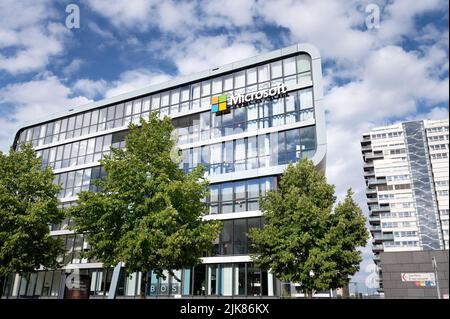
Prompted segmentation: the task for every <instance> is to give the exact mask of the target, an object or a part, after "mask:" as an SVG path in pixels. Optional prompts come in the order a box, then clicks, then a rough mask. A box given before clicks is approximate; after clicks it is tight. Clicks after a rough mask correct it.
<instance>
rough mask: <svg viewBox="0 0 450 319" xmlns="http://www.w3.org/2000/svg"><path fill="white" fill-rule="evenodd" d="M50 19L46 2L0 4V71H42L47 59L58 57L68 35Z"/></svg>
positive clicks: (17, 72) (63, 28) (50, 10)
mask: <svg viewBox="0 0 450 319" xmlns="http://www.w3.org/2000/svg"><path fill="white" fill-rule="evenodd" d="M54 19H55V12H54V10H53V9H52V8H51V5H50V2H49V1H21V2H18V1H10V0H5V1H1V2H0V71H1V70H4V71H6V72H9V73H11V74H19V73H25V72H30V71H36V70H42V69H43V68H45V67H46V66H47V65H48V63H49V59H50V57H52V56H55V55H58V54H61V53H62V52H63V51H64V42H65V41H66V40H67V38H68V37H69V35H70V32H69V31H68V30H67V29H66V28H65V27H64V26H63V24H62V23H56V22H52V20H54ZM2 51H3V52H2Z"/></svg>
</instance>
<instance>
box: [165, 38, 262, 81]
mask: <svg viewBox="0 0 450 319" xmlns="http://www.w3.org/2000/svg"><path fill="white" fill-rule="evenodd" d="M270 48H271V45H270V43H269V41H268V39H267V37H266V36H265V34H264V33H261V32H255V33H241V34H239V35H238V36H229V35H214V36H199V37H189V38H186V39H185V40H183V41H181V42H178V43H176V44H173V45H171V46H170V47H169V46H168V47H167V48H166V49H162V50H161V52H162V54H164V55H165V56H166V57H167V58H169V59H171V60H172V61H173V62H174V63H175V65H176V66H177V68H178V72H179V73H180V74H182V75H184V74H192V73H196V72H199V71H203V70H207V69H209V68H212V67H216V66H222V65H224V64H228V63H231V62H235V61H239V60H242V59H245V58H250V57H252V56H255V55H258V54H259V53H261V52H262V51H267V50H268V49H270Z"/></svg>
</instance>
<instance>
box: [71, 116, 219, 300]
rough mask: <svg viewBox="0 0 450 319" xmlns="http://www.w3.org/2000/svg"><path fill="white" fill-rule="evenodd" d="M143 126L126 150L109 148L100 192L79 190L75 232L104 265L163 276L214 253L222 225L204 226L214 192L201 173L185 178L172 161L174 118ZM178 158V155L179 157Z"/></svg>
mask: <svg viewBox="0 0 450 319" xmlns="http://www.w3.org/2000/svg"><path fill="white" fill-rule="evenodd" d="M140 123H141V127H138V126H136V125H134V124H131V125H130V126H129V130H130V131H129V134H128V135H127V136H126V140H125V145H126V146H125V148H124V149H114V148H113V149H112V154H111V156H107V157H105V158H104V159H103V160H102V161H101V164H102V165H103V167H104V169H105V171H106V173H107V175H106V177H105V179H104V180H98V181H96V182H95V183H96V184H97V185H98V186H99V188H100V191H99V192H96V193H93V192H82V193H80V194H79V199H78V201H77V202H78V205H77V206H74V207H72V208H71V210H70V213H71V215H72V216H73V218H74V221H75V225H76V226H75V230H76V231H77V232H83V233H87V234H88V242H89V244H90V246H91V249H90V251H89V252H88V253H87V256H88V257H93V258H96V259H98V260H100V261H101V262H103V264H104V265H105V266H106V267H109V266H113V265H116V264H117V263H119V262H123V263H125V268H126V271H127V273H132V272H136V271H140V272H142V273H143V274H144V275H143V276H142V277H143V282H142V285H141V297H144V294H145V290H146V286H147V276H146V275H145V274H146V273H147V272H148V271H149V270H150V269H151V270H153V271H155V272H156V273H157V275H158V276H160V277H164V276H163V273H162V272H163V271H164V270H168V271H169V272H170V273H172V274H173V272H172V270H173V269H180V268H182V267H183V266H187V265H189V266H194V265H197V264H198V263H199V262H200V257H201V256H202V255H203V253H204V252H205V251H210V250H211V249H212V245H213V241H214V239H215V238H216V237H217V236H218V233H219V231H220V227H221V224H220V223H218V222H208V221H204V220H203V219H202V217H203V216H204V215H205V214H207V208H206V203H205V201H204V198H205V197H206V194H207V192H208V190H209V187H208V182H207V181H206V180H205V179H204V178H203V172H204V170H203V168H202V167H197V168H196V169H194V170H193V171H192V172H190V173H188V174H186V173H185V172H184V171H183V170H182V169H180V168H179V166H178V163H177V162H176V161H174V160H173V159H174V152H173V150H174V149H175V141H174V139H173V138H172V136H171V135H172V134H171V133H172V131H173V129H174V128H173V125H172V122H171V120H170V118H168V117H165V118H164V119H163V120H161V119H159V118H158V117H157V115H156V114H155V113H152V114H151V115H150V118H149V120H148V121H145V120H144V119H142V118H141V121H140ZM175 153H176V152H175Z"/></svg>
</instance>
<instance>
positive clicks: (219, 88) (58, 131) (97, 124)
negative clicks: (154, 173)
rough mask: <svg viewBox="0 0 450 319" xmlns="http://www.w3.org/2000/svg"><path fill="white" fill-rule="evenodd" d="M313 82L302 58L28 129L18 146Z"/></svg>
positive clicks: (124, 125) (220, 77)
mask: <svg viewBox="0 0 450 319" xmlns="http://www.w3.org/2000/svg"><path fill="white" fill-rule="evenodd" d="M311 80H312V75H311V60H310V57H309V56H308V55H306V54H300V55H297V56H294V57H288V58H285V59H282V60H278V61H274V62H271V63H266V64H263V65H260V66H255V67H253V68H248V69H246V70H242V71H238V72H233V73H231V74H226V75H222V76H219V77H216V78H212V79H207V80H202V81H200V82H195V83H192V84H187V85H185V86H182V87H178V88H173V89H171V90H167V91H164V92H158V93H154V94H151V95H149V96H145V97H139V98H136V99H134V100H131V101H125V102H121V103H118V104H116V105H110V106H108V107H103V108H99V109H96V110H93V111H88V112H84V113H81V114H76V115H73V116H70V117H67V118H63V119H59V120H56V121H53V122H49V123H45V124H41V125H37V126H34V127H31V128H27V129H25V130H24V131H23V132H21V134H20V136H19V140H18V142H19V143H22V142H29V141H31V142H32V143H33V145H34V146H42V145H45V144H49V143H54V142H58V141H63V140H66V139H72V138H76V137H79V136H84V135H87V134H91V133H95V132H100V131H104V130H108V129H112V128H117V127H124V128H126V127H127V126H128V124H129V123H131V122H133V123H139V118H140V117H141V116H142V117H144V118H146V117H148V116H149V113H150V111H158V112H159V114H160V115H161V116H165V115H170V116H172V117H174V116H178V115H179V114H182V113H184V112H188V111H192V110H197V109H200V108H208V107H209V106H210V100H211V96H213V95H216V94H218V93H221V94H240V93H246V92H254V91H258V90H262V89H266V88H270V87H273V86H276V85H278V84H279V83H285V84H287V85H289V84H291V85H292V84H300V85H302V86H308V85H312V83H311ZM267 107H268V106H267ZM305 107H306V106H305ZM276 108H278V107H276ZM280 112H281V111H280ZM267 114H268V113H267Z"/></svg>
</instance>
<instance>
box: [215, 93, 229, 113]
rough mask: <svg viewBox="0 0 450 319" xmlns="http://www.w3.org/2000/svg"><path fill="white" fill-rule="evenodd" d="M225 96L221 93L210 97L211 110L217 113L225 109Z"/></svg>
mask: <svg viewBox="0 0 450 319" xmlns="http://www.w3.org/2000/svg"><path fill="white" fill-rule="evenodd" d="M227 107H228V105H227V96H226V95H224V94H222V95H219V96H213V97H211V112H212V113H217V112H222V111H225V110H226V109H227Z"/></svg>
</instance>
